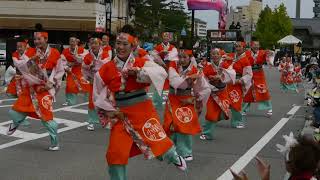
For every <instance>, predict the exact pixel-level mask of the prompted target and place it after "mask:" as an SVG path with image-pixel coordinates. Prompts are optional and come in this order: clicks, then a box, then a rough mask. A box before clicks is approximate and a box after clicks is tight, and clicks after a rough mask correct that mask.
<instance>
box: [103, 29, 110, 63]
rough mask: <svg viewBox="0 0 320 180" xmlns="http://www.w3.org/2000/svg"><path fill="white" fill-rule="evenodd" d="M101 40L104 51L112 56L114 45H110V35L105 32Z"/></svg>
mask: <svg viewBox="0 0 320 180" xmlns="http://www.w3.org/2000/svg"><path fill="white" fill-rule="evenodd" d="M101 40H102V48H103V51H105V52H107V53H108V55H109V57H110V58H112V47H111V46H110V45H109V40H110V38H109V36H108V35H106V34H105V35H103V36H102V39H101Z"/></svg>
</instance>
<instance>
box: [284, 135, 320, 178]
mask: <svg viewBox="0 0 320 180" xmlns="http://www.w3.org/2000/svg"><path fill="white" fill-rule="evenodd" d="M298 142H299V144H297V145H296V146H294V147H292V148H291V149H290V153H289V161H290V165H291V168H292V172H291V173H292V174H300V173H302V172H306V171H308V172H315V171H316V169H317V166H318V162H319V160H320V147H319V145H318V144H317V143H315V142H312V141H311V140H307V139H306V138H304V137H300V138H299V139H298Z"/></svg>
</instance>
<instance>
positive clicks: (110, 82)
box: [99, 61, 121, 92]
mask: <svg viewBox="0 0 320 180" xmlns="http://www.w3.org/2000/svg"><path fill="white" fill-rule="evenodd" d="M99 75H100V77H101V79H102V80H103V82H104V84H105V85H106V86H108V88H109V89H110V90H111V91H112V92H116V91H118V90H119V89H120V86H121V76H120V74H119V73H118V71H117V68H116V66H115V64H114V62H113V61H110V62H108V63H106V64H104V65H103V66H102V67H101V68H100V70H99Z"/></svg>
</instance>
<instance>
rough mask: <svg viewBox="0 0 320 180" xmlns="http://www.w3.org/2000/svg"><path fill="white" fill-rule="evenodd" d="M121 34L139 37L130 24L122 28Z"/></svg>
mask: <svg viewBox="0 0 320 180" xmlns="http://www.w3.org/2000/svg"><path fill="white" fill-rule="evenodd" d="M120 32H122V33H127V34H130V35H131V36H135V37H136V36H137V33H136V31H135V29H134V28H133V27H132V26H131V25H129V24H126V25H124V26H123V27H122V28H121V31H120Z"/></svg>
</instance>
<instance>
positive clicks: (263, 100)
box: [242, 50, 272, 115]
mask: <svg viewBox="0 0 320 180" xmlns="http://www.w3.org/2000/svg"><path fill="white" fill-rule="evenodd" d="M245 53H246V56H247V58H248V60H249V61H250V65H251V67H252V72H253V77H252V86H251V88H250V89H249V91H248V93H247V94H246V96H245V97H244V99H243V104H242V112H244V113H246V112H248V111H249V109H250V106H251V103H258V110H269V112H268V113H269V114H270V115H271V113H272V104H271V96H270V93H269V90H268V85H267V82H266V77H265V73H264V70H263V65H264V63H265V62H266V61H267V58H268V57H267V52H266V51H264V50H259V51H258V52H257V53H255V54H254V53H253V51H251V50H249V51H246V52H245Z"/></svg>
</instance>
